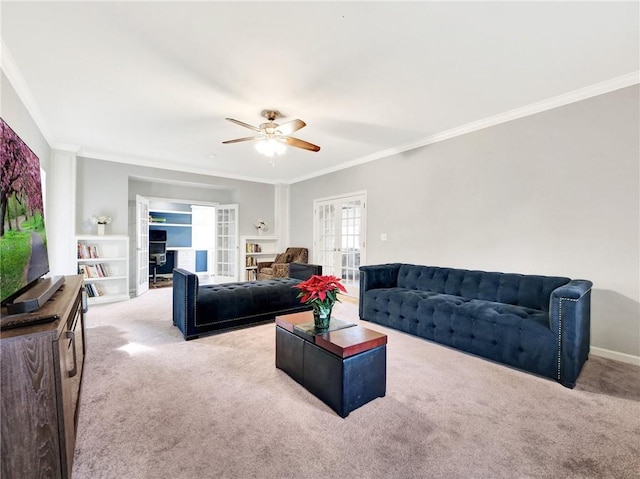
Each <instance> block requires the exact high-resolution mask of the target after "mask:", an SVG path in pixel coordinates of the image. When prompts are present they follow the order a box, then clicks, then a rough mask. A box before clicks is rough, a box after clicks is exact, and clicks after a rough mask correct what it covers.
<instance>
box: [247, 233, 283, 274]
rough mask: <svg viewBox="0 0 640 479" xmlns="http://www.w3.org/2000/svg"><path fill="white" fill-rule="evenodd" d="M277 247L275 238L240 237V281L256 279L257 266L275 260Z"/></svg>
mask: <svg viewBox="0 0 640 479" xmlns="http://www.w3.org/2000/svg"><path fill="white" fill-rule="evenodd" d="M278 246H279V243H278V237H277V236H241V237H240V271H242V277H241V278H240V281H254V280H255V279H257V275H258V268H257V264H258V263H263V262H268V261H273V260H274V259H276V255H277V254H278ZM258 250H259V251H258Z"/></svg>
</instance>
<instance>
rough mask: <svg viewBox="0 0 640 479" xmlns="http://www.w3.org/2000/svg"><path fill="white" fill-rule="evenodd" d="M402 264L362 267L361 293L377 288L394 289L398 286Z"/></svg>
mask: <svg viewBox="0 0 640 479" xmlns="http://www.w3.org/2000/svg"><path fill="white" fill-rule="evenodd" d="M400 266H401V263H389V264H378V265H373V266H360V292H364V291H367V290H369V289H376V288H394V287H395V286H397V285H398V271H400Z"/></svg>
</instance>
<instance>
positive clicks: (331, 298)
mask: <svg viewBox="0 0 640 479" xmlns="http://www.w3.org/2000/svg"><path fill="white" fill-rule="evenodd" d="M340 281H341V280H340V278H338V277H337V276H330V275H329V276H318V275H313V276H311V278H309V279H308V280H306V281H303V282H302V283H300V284H296V285H295V286H293V287H294V288H297V289H299V290H300V292H299V293H298V298H300V302H301V303H304V304H307V305H309V306H311V307H312V308H313V322H314V326H315V328H316V329H317V330H319V331H322V330H325V329H328V328H329V321H330V320H331V310H332V309H333V305H334V303H335V302H336V301H338V302H340V300H339V299H338V293H340V292H343V293H346V292H347V290H346V289H345V287H344V286H343V285H342V283H340Z"/></svg>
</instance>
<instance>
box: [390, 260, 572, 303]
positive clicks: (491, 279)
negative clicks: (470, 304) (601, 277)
mask: <svg viewBox="0 0 640 479" xmlns="http://www.w3.org/2000/svg"><path fill="white" fill-rule="evenodd" d="M569 281H570V279H569V278H563V277H555V276H535V275H523V274H513V273H493V272H486V271H472V270H464V269H453V268H440V267H434V266H416V265H409V264H403V265H401V266H400V269H399V271H398V281H397V286H398V287H400V288H406V289H413V290H420V291H431V292H434V293H445V294H450V295H454V296H461V297H464V298H469V299H480V300H485V301H493V302H497V303H507V304H512V305H515V306H523V307H527V308H533V309H539V310H542V311H549V298H550V296H551V292H552V291H553V290H554V289H556V288H558V287H560V286H562V285H565V284H567V283H568V282H569Z"/></svg>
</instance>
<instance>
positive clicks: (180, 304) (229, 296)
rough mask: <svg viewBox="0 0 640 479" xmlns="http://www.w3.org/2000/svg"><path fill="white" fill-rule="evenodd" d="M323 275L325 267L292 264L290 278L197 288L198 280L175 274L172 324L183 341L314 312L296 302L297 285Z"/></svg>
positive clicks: (182, 271) (188, 274)
mask: <svg viewBox="0 0 640 479" xmlns="http://www.w3.org/2000/svg"><path fill="white" fill-rule="evenodd" d="M314 274H322V266H319V265H314V264H302V263H291V264H290V266H289V276H290V277H289V278H277V279H270V280H262V281H246V282H241V283H223V284H206V285H202V286H200V285H199V284H198V276H197V275H196V274H195V273H191V272H189V271H187V270H185V269H181V268H176V269H174V270H173V324H174V326H177V327H178V329H180V331H181V332H182V335H183V336H184V339H186V340H189V339H196V338H198V337H199V336H200V335H201V334H204V333H210V332H212V331H222V330H226V329H232V328H238V327H241V326H247V325H250V324H256V323H262V322H266V321H273V320H274V319H275V317H276V316H277V315H279V314H288V313H297V312H300V311H307V310H309V309H311V308H310V307H309V306H307V305H305V304H302V303H300V300H299V299H298V298H297V295H298V293H299V292H300V290H298V289H294V288H293V286H294V285H295V284H298V283H300V282H301V281H303V280H305V279H309V278H310V277H311V276H312V275H314Z"/></svg>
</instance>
